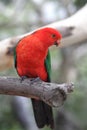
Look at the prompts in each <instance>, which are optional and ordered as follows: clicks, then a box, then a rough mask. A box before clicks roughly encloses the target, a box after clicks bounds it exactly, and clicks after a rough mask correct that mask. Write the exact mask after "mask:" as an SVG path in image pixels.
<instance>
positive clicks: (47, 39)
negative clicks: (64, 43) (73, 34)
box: [35, 27, 62, 47]
mask: <svg viewBox="0 0 87 130" xmlns="http://www.w3.org/2000/svg"><path fill="white" fill-rule="evenodd" d="M35 35H37V36H38V37H39V39H40V40H41V42H42V43H43V45H44V46H45V47H49V46H52V45H56V46H58V45H59V44H60V41H61V38H62V36H61V34H60V32H59V31H57V30H56V29H53V28H50V27H46V28H42V29H40V30H38V31H36V33H35Z"/></svg>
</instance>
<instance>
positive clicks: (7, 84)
mask: <svg viewBox="0 0 87 130" xmlns="http://www.w3.org/2000/svg"><path fill="white" fill-rule="evenodd" d="M72 91H73V84H72V83H70V84H65V83H64V84H54V83H47V82H43V81H42V80H40V79H38V80H37V79H36V80H35V81H34V82H32V81H31V79H25V80H23V81H22V82H21V80H20V79H19V78H12V77H0V94H6V95H16V96H24V97H29V98H35V99H37V100H43V101H44V102H45V103H47V104H49V105H51V106H53V107H58V106H60V105H62V104H63V102H64V101H65V99H66V97H67V94H68V93H70V92H72Z"/></svg>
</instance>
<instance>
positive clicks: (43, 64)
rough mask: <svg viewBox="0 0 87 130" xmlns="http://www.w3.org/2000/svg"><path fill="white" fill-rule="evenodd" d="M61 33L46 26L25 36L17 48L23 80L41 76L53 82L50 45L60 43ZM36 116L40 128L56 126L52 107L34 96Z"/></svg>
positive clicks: (33, 102) (17, 58) (19, 68)
mask: <svg viewBox="0 0 87 130" xmlns="http://www.w3.org/2000/svg"><path fill="white" fill-rule="evenodd" d="M61 38H62V35H61V33H60V32H59V31H58V30H56V29H54V28H52V27H44V28H41V29H38V30H36V31H34V32H33V33H31V34H28V35H27V36H24V37H23V38H22V39H21V40H19V41H18V44H17V45H16V48H15V68H16V71H17V73H18V75H19V76H20V77H21V79H22V80H23V79H24V78H25V77H26V78H32V79H36V78H38V77H39V78H40V79H41V80H42V81H44V82H51V58H50V52H49V47H50V46H52V45H56V46H58V45H59V44H60V41H61ZM31 101H32V107H33V112H34V117H35V121H36V124H37V126H38V128H43V127H44V126H45V125H46V126H49V127H50V128H51V129H53V128H54V118H53V111H52V107H51V106H49V105H48V104H46V103H45V102H43V101H41V100H37V99H34V98H32V99H31Z"/></svg>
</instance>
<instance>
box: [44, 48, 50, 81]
mask: <svg viewBox="0 0 87 130" xmlns="http://www.w3.org/2000/svg"><path fill="white" fill-rule="evenodd" d="M45 66H46V70H47V74H48V77H47V81H48V82H50V81H51V57H50V52H49V50H48V54H47V57H46V60H45Z"/></svg>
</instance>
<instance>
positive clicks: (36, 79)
mask: <svg viewBox="0 0 87 130" xmlns="http://www.w3.org/2000/svg"><path fill="white" fill-rule="evenodd" d="M37 81H40V78H39V77H37V78H32V79H31V84H33V83H34V82H37Z"/></svg>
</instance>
